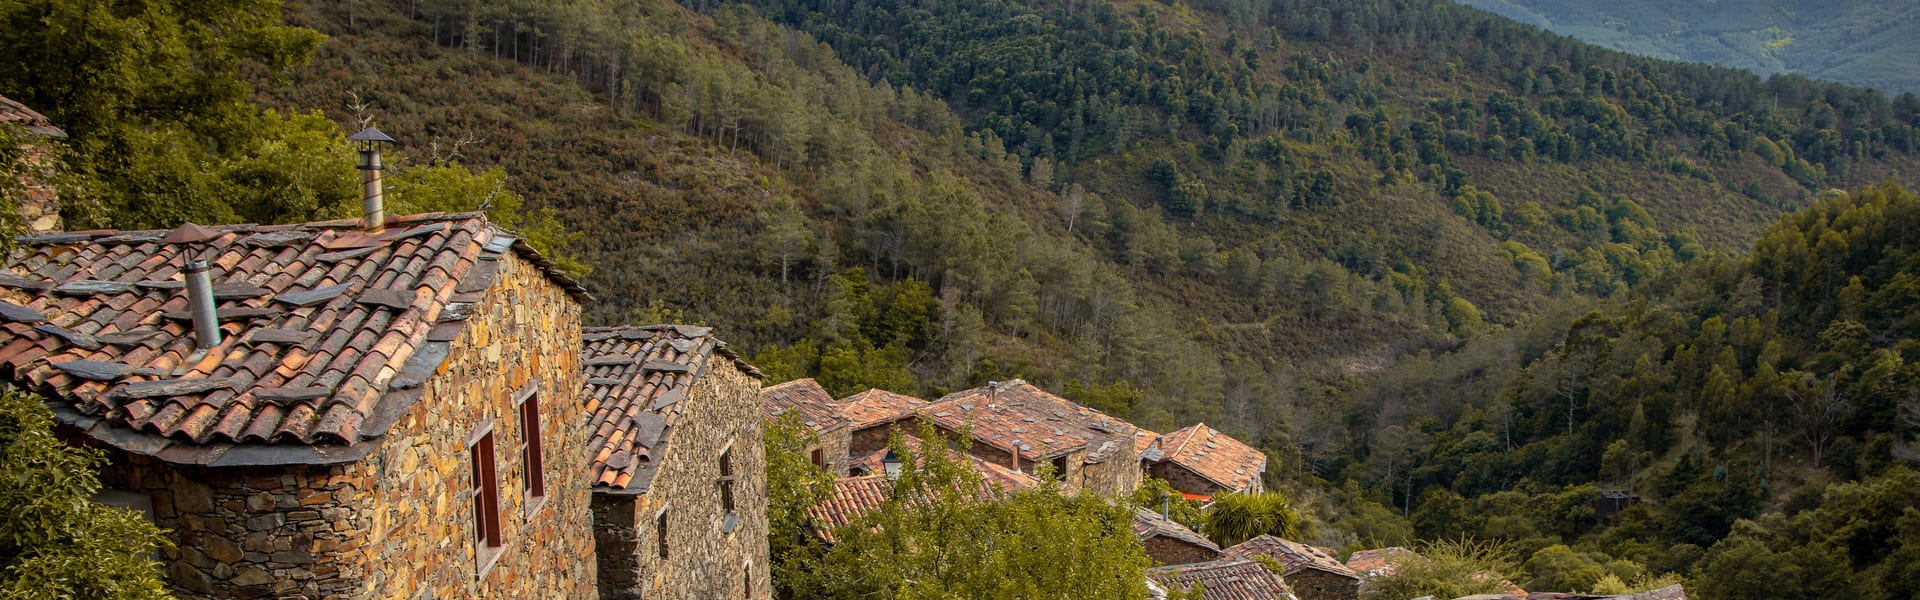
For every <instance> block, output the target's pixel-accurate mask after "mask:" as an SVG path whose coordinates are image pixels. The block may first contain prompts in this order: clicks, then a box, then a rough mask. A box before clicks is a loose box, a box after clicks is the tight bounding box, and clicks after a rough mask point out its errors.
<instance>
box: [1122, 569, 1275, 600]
mask: <svg viewBox="0 0 1920 600" xmlns="http://www.w3.org/2000/svg"><path fill="white" fill-rule="evenodd" d="M1147 577H1148V578H1150V579H1152V580H1154V581H1155V582H1157V583H1159V584H1160V585H1162V586H1165V587H1167V588H1169V589H1184V588H1188V587H1191V586H1193V585H1194V584H1199V585H1200V586H1201V587H1202V588H1203V589H1204V591H1203V592H1202V593H1201V596H1200V597H1201V598H1203V599H1204V600H1276V599H1277V600H1294V596H1293V592H1292V590H1289V589H1288V588H1287V582H1285V581H1283V580H1281V579H1280V576H1279V575H1276V574H1274V572H1273V571H1272V570H1269V569H1268V568H1267V566H1266V565H1263V564H1260V563H1259V562H1257V561H1252V560H1246V559H1227V560H1216V561H1213V562H1203V563H1194V564H1190V565H1179V566H1173V567H1160V568H1157V569H1148V570H1147Z"/></svg>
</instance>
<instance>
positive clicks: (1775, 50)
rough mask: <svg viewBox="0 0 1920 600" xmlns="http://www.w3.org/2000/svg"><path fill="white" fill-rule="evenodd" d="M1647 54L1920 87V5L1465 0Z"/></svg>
mask: <svg viewBox="0 0 1920 600" xmlns="http://www.w3.org/2000/svg"><path fill="white" fill-rule="evenodd" d="M1462 4H1466V5H1469V6H1475V7H1479V8H1482V9H1485V10H1488V11H1491V12H1494V13H1498V14H1501V15H1505V16H1507V17H1509V18H1512V19H1513V20H1515V21H1519V22H1521V23H1526V24H1529V25H1537V26H1539V27H1541V28H1543V29H1548V30H1551V31H1554V32H1557V33H1561V34H1565V35H1570V36H1573V37H1576V38H1579V39H1581V40H1585V41H1587V42H1591V43H1594V44H1598V45H1601V46H1606V47H1608V48H1613V49H1615V50H1622V51H1626V52H1632V53H1634V54H1639V55H1642V56H1652V57H1657V58H1668V59H1674V60H1687V61H1694V62H1704V63H1714V64H1720V65H1726V66H1729V67H1734V68H1738V69H1748V70H1751V71H1754V72H1756V73H1759V74H1760V75H1761V76H1763V77H1764V76H1769V75H1774V74H1776V73H1780V74H1784V73H1793V74H1798V75H1802V76H1805V77H1815V78H1820V79H1829V80H1833V81H1839V82H1842V83H1846V84H1849V85H1858V86H1866V87H1873V88H1878V89H1881V90H1886V91H1887V92H1888V93H1890V94H1898V93H1902V92H1920V75H1916V74H1915V71H1916V69H1917V68H1920V44H1915V43H1914V41H1913V40H1915V39H1917V38H1920V5H1916V4H1914V3H1912V2H1902V1H1899V0H1821V1H1818V2H1809V1H1803V0H1735V1H1731V2H1651V1H1647V0H1629V1H1625V2H1622V1H1618V0H1612V1H1607V2H1598V1H1592V0H1466V1H1465V2H1462Z"/></svg>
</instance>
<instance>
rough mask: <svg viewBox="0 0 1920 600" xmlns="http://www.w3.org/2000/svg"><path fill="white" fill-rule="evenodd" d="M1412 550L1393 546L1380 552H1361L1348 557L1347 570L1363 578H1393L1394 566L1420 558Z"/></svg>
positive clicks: (1379, 550)
mask: <svg viewBox="0 0 1920 600" xmlns="http://www.w3.org/2000/svg"><path fill="white" fill-rule="evenodd" d="M1419 556H1420V555H1419V554H1415V553H1414V552H1413V551H1412V550H1408V549H1406V548H1401V547H1399V546H1393V547H1390V548H1381V549H1378V550H1361V551H1358V552H1354V553H1353V556H1349V557H1347V569H1348V570H1351V571H1353V572H1354V574H1356V575H1359V576H1361V577H1363V578H1374V577H1391V576H1393V574H1394V565H1396V564H1399V562H1400V561H1402V560H1406V559H1409V558H1419Z"/></svg>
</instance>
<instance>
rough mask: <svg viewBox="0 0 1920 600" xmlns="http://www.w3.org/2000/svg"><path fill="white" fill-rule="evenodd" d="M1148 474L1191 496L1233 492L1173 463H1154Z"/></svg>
mask: <svg viewBox="0 0 1920 600" xmlns="http://www.w3.org/2000/svg"><path fill="white" fill-rule="evenodd" d="M1147 474H1148V475H1152V476H1154V477H1157V478H1160V479H1165V480H1167V484H1168V485H1172V486H1173V489H1176V490H1180V491H1182V492H1186V493H1189V494H1199V495H1202V496H1217V495H1220V494H1224V493H1227V492H1231V491H1233V490H1229V489H1226V488H1224V487H1221V486H1220V484H1217V483H1214V482H1213V481H1212V480H1210V479H1207V478H1205V477H1201V476H1200V474H1199V473H1195V472H1193V471H1189V470H1187V468H1186V467H1182V466H1180V465H1177V464H1174V463H1173V461H1161V462H1157V463H1153V464H1151V465H1149V466H1147Z"/></svg>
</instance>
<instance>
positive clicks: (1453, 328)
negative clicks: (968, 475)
mask: <svg viewBox="0 0 1920 600" xmlns="http://www.w3.org/2000/svg"><path fill="white" fill-rule="evenodd" d="M0 23H4V26H5V27H6V28H7V30H8V31H12V32H24V33H23V34H22V35H17V36H8V38H7V39H5V40H0V47H4V49H5V53H4V54H3V55H4V56H7V57H8V58H7V59H5V60H4V61H0V95H5V96H7V97H9V98H13V99H15V100H18V101H20V102H22V103H24V104H26V105H28V106H31V107H34V108H35V109H36V110H39V111H41V112H43V113H45V114H47V115H48V116H49V117H50V118H51V119H52V120H53V121H54V122H55V123H56V124H59V125H60V126H61V127H63V128H64V129H66V130H67V132H68V133H69V134H70V138H69V139H68V141H67V142H66V143H64V144H63V145H62V146H61V147H60V148H58V152H59V158H60V160H61V162H60V165H61V167H62V168H61V169H59V171H60V173H59V175H58V177H59V181H60V183H61V194H62V200H63V216H64V217H65V218H66V221H67V223H68V226H69V228H73V229H80V228H88V227H115V228H144V227H168V226H173V225H176V224H178V223H180V222H183V221H187V220H192V221H194V222H199V223H226V222H261V223H269V222H292V221H303V220H314V219H324V218H334V217H339V216H349V215H351V214H352V211H353V210H354V202H355V201H356V200H357V193H358V192H357V188H356V185H355V172H354V171H353V167H352V164H353V159H352V149H351V148H349V147H348V146H347V144H346V142H345V141H344V138H343V136H344V135H345V134H348V133H351V132H353V131H357V130H358V129H360V128H361V127H364V126H367V125H372V126H376V127H379V128H380V129H381V130H382V131H384V132H386V133H388V134H390V135H392V136H394V137H395V138H398V139H399V140H401V141H402V146H401V147H400V148H399V149H398V151H397V152H395V153H394V154H395V155H394V156H391V157H390V159H389V162H390V164H392V165H393V166H394V168H393V170H392V171H389V177H390V180H391V189H390V198H391V199H390V202H391V203H393V204H395V206H393V207H390V208H389V211H390V212H413V211H426V210H477V209H484V210H486V211H488V213H489V215H490V216H491V217H492V218H493V219H494V220H495V221H496V222H498V223H501V224H503V225H504V226H507V227H509V228H513V229H515V230H518V231H521V232H522V233H523V234H525V235H526V236H527V237H528V239H529V240H530V241H531V242H533V243H534V244H535V245H536V246H537V247H540V248H541V249H543V250H546V251H548V252H553V253H557V254H558V255H560V256H561V257H563V259H564V261H563V264H565V265H566V266H567V268H569V269H570V270H572V271H574V272H575V273H580V274H584V275H585V277H584V281H586V282H587V285H589V286H590V287H591V288H592V290H593V292H594V294H595V295H596V296H597V297H599V298H600V299H601V300H600V301H599V302H597V303H595V304H593V305H590V306H589V307H588V308H587V314H588V320H589V321H591V322H593V323H596V324H613V323H623V322H636V323H637V322H661V321H679V322H695V323H703V324H707V325H712V326H715V327H717V328H718V331H719V332H720V335H722V336H723V337H725V338H726V339H728V340H729V341H731V342H733V343H734V344H735V345H736V346H738V347H741V348H743V349H745V350H747V351H748V353H749V354H750V355H751V362H753V363H754V364H755V365H757V366H758V367H760V368H761V369H762V370H764V371H765V372H766V373H768V375H769V379H768V383H775V382H779V381H785V380H789V379H793V378H799V377H815V378H817V379H818V380H819V381H820V383H821V384H822V385H823V386H825V387H826V388H827V389H828V390H829V391H831V392H833V393H834V394H835V395H836V396H839V395H845V394H850V393H853V392H858V391H861V390H864V389H867V388H869V387H880V388H885V389H888V390H892V391H895V392H900V393H906V394H912V395H918V396H921V397H926V398H932V397H936V396H938V395H941V394H944V393H946V392H949V391H953V390H958V389H963V388H966V387H971V386H975V385H979V384H982V383H984V382H986V381H989V380H1002V379H1006V378H1011V377H1022V378H1025V379H1027V380H1029V381H1032V382H1034V383H1035V384H1036V385H1039V386H1041V387H1043V388H1045V389H1048V390H1052V391H1055V392H1057V393H1061V394H1062V395H1064V396H1066V397H1068V398H1071V399H1073V400H1075V401H1077V402H1080V403H1082V404H1085V405H1087V406H1091V407H1094V408H1098V409H1100V410H1103V411H1106V412H1108V413H1111V414H1114V415H1116V416H1120V417H1122V418H1125V419H1128V420H1130V421H1132V422H1134V423H1138V424H1140V425H1141V426H1144V427H1147V428H1150V429H1154V430H1157V431H1170V430H1172V429H1174V428H1178V427H1182V426H1186V425H1190V424H1193V423H1195V422H1200V421H1204V422H1206V423H1208V424H1209V425H1211V426H1213V427H1216V428H1219V429H1221V430H1222V431H1225V432H1227V433H1229V434H1231V435H1234V436H1235V437H1237V438H1239V439H1242V440H1246V441H1247V442H1248V443H1250V444H1253V445H1255V446H1257V447H1259V448H1261V449H1262V450H1264V451H1266V452H1267V453H1268V454H1269V456H1270V458H1271V466H1270V467H1269V470H1268V476H1269V482H1268V487H1269V488H1271V489H1278V490H1282V491H1284V492H1286V493H1287V494H1288V495H1290V496H1292V497H1293V498H1295V503H1294V506H1295V507H1296V508H1297V509H1299V510H1300V511H1301V512H1302V515H1301V516H1302V519H1301V522H1300V523H1299V524H1298V527H1299V531H1300V533H1301V535H1302V536H1303V537H1305V538H1306V540H1307V541H1310V542H1312V543H1315V544H1317V545H1322V546H1327V547H1332V548H1337V549H1340V550H1342V551H1351V550H1355V549H1360V548H1365V547H1379V546H1387V545H1407V544H1414V543H1416V542H1439V541H1443V540H1455V541H1459V540H1468V539H1471V540H1479V541H1491V542H1497V550H1498V551H1497V554H1499V555H1501V556H1503V557H1505V560H1508V561H1509V562H1510V563H1511V565H1512V566H1513V572H1512V573H1508V575H1509V577H1510V578H1512V579H1513V580H1514V581H1515V582H1517V583H1520V584H1521V585H1522V586H1524V587H1528V589H1536V586H1537V588H1538V589H1554V590H1564V591H1576V590H1577V591H1589V590H1594V589H1600V588H1603V587H1606V586H1609V585H1625V584H1633V583H1636V582H1637V583H1646V582H1651V581H1655V580H1659V579H1660V578H1662V577H1667V578H1679V579H1683V580H1685V581H1686V582H1687V583H1688V586H1689V589H1690V590H1694V591H1695V593H1696V594H1697V595H1698V596H1699V597H1701V598H1707V599H1708V600H1714V599H1720V598H1729V599H1731V598H1746V597H1755V596H1764V597H1808V598H1812V597H1817V596H1825V595H1826V594H1827V591H1826V590H1828V589H1832V588H1833V587H1834V586H1836V585H1838V584H1840V583H1851V584H1852V587H1851V589H1853V590H1855V591H1857V592H1859V593H1860V594H1862V595H1865V596H1866V597H1869V598H1908V597H1913V596H1914V595H1915V594H1916V593H1920V571H1916V569H1920V566H1917V565H1920V556H1916V553H1920V546H1915V545H1914V544H1916V543H1920V542H1909V541H1906V540H1920V511H1917V510H1916V509H1915V508H1913V507H1914V506H1915V505H1916V504H1920V502H1916V501H1917V500H1920V498H1916V496H1920V481H1916V475H1915V472H1914V468H1915V464H1916V460H1920V452H1916V451H1915V450H1914V448H1913V446H1912V444H1913V443H1914V441H1915V438H1914V432H1915V430H1916V429H1920V400H1916V398H1920V387H1916V386H1917V385H1920V379H1916V377H1920V370H1916V368H1915V367H1913V366H1911V365H1908V364H1907V363H1906V362H1905V359H1904V355H1905V353H1906V352H1909V351H1915V344H1916V342H1915V340H1916V339H1920V331H1910V329H1912V328H1914V327H1916V326H1920V325H1916V324H1915V323H1910V322H1909V321H1911V319H1908V318H1907V315H1906V312H1907V307H1908V306H1911V305H1912V303H1913V301H1914V300H1915V298H1909V297H1908V296H1909V295H1913V294H1920V284H1916V283H1915V278H1916V277H1920V272H1916V271H1920V264H1915V265H1910V264H1909V259H1908V257H1907V251H1906V250H1905V244H1906V243H1907V240H1906V239H1905V237H1906V236H1907V233H1908V230H1910V229H1912V227H1913V226H1914V223H1913V220H1915V219H1920V212H1916V211H1920V200H1916V199H1915V197H1914V195H1913V193H1912V192H1911V191H1909V190H1915V189H1920V186H1916V184H1917V183H1920V181H1916V180H1915V178H1914V176H1913V174H1914V173H1915V172H1916V170H1915V169H1916V167H1917V166H1920V97H1916V96H1915V95H1914V94H1912V93H1904V94H1900V95H1898V96H1889V95H1887V94H1884V93H1882V92H1879V91H1875V90H1870V89H1865V88H1855V87H1848V86H1844V85H1840V84H1834V83H1826V82H1820V81H1815V80H1811V79H1806V78H1801V77H1793V76H1785V77H1771V78H1766V79H1762V78H1761V77H1759V76H1757V75H1755V74H1753V73H1751V72H1747V71H1741V70H1735V69H1728V68H1724V67H1715V66H1706V65H1697V64H1684V63H1676V62H1667V61H1660V60H1654V59H1648V58H1643V57H1638V56H1633V55H1629V54H1625V53H1620V52H1615V51H1612V50H1607V49H1603V48H1600V47H1596V46H1592V45H1587V44H1584V43H1581V42H1579V41H1576V40H1574V39H1571V38H1567V37H1562V36H1559V35H1555V34H1551V33H1546V32H1543V31H1541V30H1539V29H1536V28H1533V27H1531V26H1526V25H1522V24H1518V23H1515V22H1513V21H1509V20H1506V19H1504V18H1501V17H1498V16H1494V15H1492V14H1489V13H1485V12H1481V11H1478V10H1474V9H1470V8H1466V7H1463V6H1460V5H1456V4H1453V3H1450V2H1445V1H1438V0H1400V1H1396V2H1385V3H1377V4H1366V5H1355V4H1351V3H1345V2H1334V1H1332V0H1272V1H1270V2H1256V1H1253V0H1223V1H1218V2H1213V1H1207V2H1195V3H1181V2H1174V3H1162V2H1158V1H1154V0H1138V1H1135V0H1125V1H1118V2H1112V1H1102V0H1092V1H1087V0H1063V1H1053V0H1014V1H1007V0H992V1H988V2H979V3H915V2H892V1H871V0H865V1H861V2H802V1H798V0H795V1H791V2H771V1H761V0H752V1H746V2H725V1H720V0H696V1H694V2H690V3H688V4H677V3H674V2H671V1H668V0H609V1H603V2H570V1H563V2H531V1H527V0H409V1H407V2H399V1H397V0H347V1H343V2H305V1H296V2H289V3H287V4H286V5H285V6H281V5H279V4H278V3H275V2H272V1H270V0H226V1H223V2H215V3H196V4H192V5H186V4H181V5H176V4H171V3H164V2H162V3H148V4H141V5H139V6H133V5H130V4H126V3H117V2H110V1H105V0H98V1H94V0H66V1H60V2H54V1H51V0H40V1H21V2H14V3H9V4H6V5H4V6H0ZM47 65H59V66H60V68H49V67H47ZM1622 491H1624V492H1631V493H1632V494H1634V496H1633V497H1634V498H1636V499H1637V502H1630V503H1622V504H1624V506H1619V507H1617V508H1620V510H1617V511H1615V510H1604V511H1603V510H1601V508H1600V507H1602V506H1604V505H1605V503H1603V499H1604V498H1609V497H1616V496H1618V494H1616V493H1615V492H1622ZM1035 502H1038V500H1035ZM956 510H957V509H956ZM1075 510H1078V509H1075ZM1088 510H1095V509H1092V508H1088ZM1096 512H1097V511H1096Z"/></svg>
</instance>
